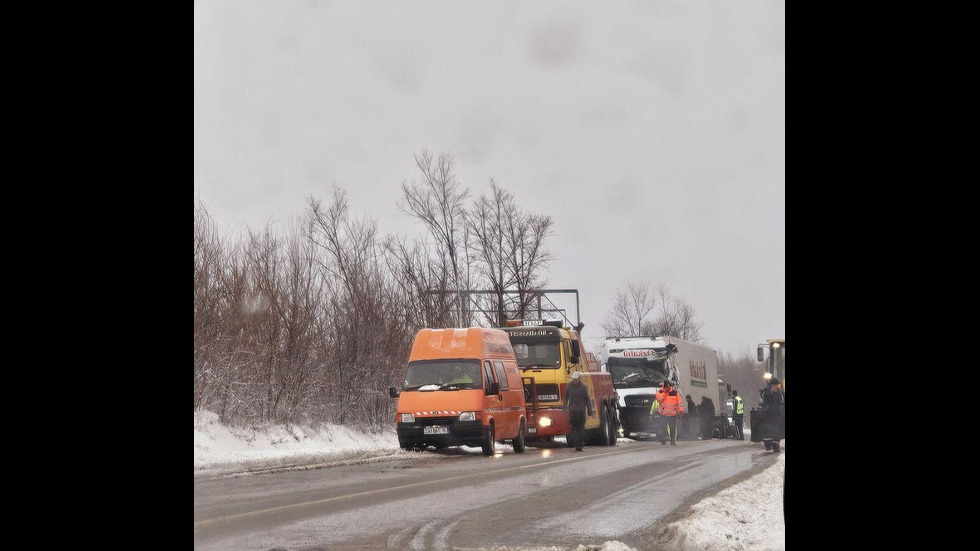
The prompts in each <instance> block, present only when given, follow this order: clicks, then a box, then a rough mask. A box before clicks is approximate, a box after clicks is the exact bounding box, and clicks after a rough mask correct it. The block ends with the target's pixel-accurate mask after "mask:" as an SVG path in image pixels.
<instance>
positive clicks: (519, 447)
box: [513, 420, 526, 453]
mask: <svg viewBox="0 0 980 551" xmlns="http://www.w3.org/2000/svg"><path fill="white" fill-rule="evenodd" d="M513 444H514V452H515V453H524V449H525V448H526V446H525V445H524V421H523V420H521V430H520V432H518V433H517V436H516V437H515V438H514V440H513Z"/></svg>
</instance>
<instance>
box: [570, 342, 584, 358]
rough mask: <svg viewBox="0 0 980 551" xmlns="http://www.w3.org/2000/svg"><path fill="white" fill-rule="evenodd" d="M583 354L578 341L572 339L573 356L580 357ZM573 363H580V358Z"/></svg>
mask: <svg viewBox="0 0 980 551" xmlns="http://www.w3.org/2000/svg"><path fill="white" fill-rule="evenodd" d="M581 355H582V347H581V346H579V343H578V341H572V357H573V358H578V357H579V356H581ZM572 362H573V363H578V360H572Z"/></svg>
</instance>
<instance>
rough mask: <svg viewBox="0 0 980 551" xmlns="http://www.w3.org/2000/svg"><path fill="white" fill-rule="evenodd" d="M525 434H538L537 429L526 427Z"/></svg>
mask: <svg viewBox="0 0 980 551" xmlns="http://www.w3.org/2000/svg"><path fill="white" fill-rule="evenodd" d="M527 432H528V433H529V434H535V433H537V432H538V429H537V428H535V427H528V428H527Z"/></svg>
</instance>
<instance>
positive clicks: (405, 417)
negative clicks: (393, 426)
mask: <svg viewBox="0 0 980 551" xmlns="http://www.w3.org/2000/svg"><path fill="white" fill-rule="evenodd" d="M401 417H402V423H414V422H415V415H412V414H411V413H403V414H402V415H401Z"/></svg>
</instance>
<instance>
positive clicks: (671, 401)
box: [660, 388, 684, 446]
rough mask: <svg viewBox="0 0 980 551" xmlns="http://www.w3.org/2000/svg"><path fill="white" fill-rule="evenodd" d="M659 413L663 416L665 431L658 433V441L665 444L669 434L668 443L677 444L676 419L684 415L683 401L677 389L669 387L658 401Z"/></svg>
mask: <svg viewBox="0 0 980 551" xmlns="http://www.w3.org/2000/svg"><path fill="white" fill-rule="evenodd" d="M660 415H661V416H662V417H663V418H664V426H665V427H666V429H667V430H666V431H664V432H665V433H664V434H662V435H660V443H661V444H666V443H667V437H668V436H670V445H671V446H676V445H677V419H678V417H680V416H682V415H684V402H683V401H682V400H681V395H680V394H678V393H677V390H675V389H673V388H672V389H671V390H670V392H668V393H667V396H666V397H665V398H664V401H663V402H661V403H660Z"/></svg>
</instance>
